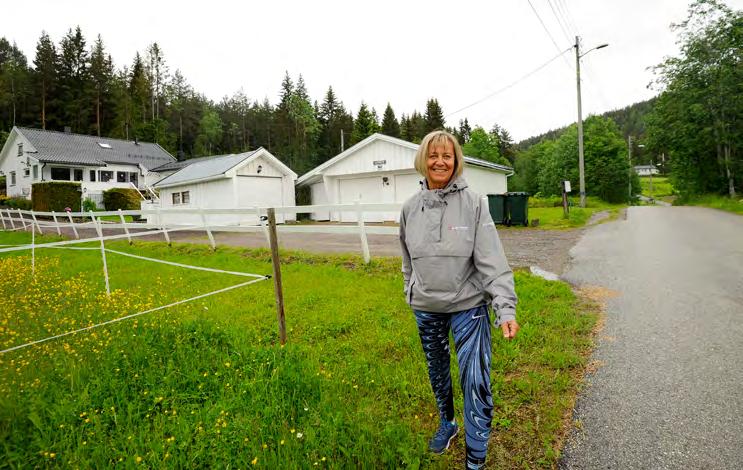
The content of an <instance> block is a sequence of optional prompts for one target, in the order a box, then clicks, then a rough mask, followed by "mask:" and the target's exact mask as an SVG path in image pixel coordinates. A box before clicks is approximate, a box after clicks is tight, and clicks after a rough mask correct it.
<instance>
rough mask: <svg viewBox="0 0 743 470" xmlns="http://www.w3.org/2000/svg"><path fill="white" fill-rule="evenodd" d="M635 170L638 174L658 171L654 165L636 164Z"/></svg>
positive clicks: (650, 173) (648, 174)
mask: <svg viewBox="0 0 743 470" xmlns="http://www.w3.org/2000/svg"><path fill="white" fill-rule="evenodd" d="M635 172H636V173H637V174H638V175H639V176H650V175H657V174H658V173H660V172H659V171H658V168H657V167H656V166H655V165H636V166H635Z"/></svg>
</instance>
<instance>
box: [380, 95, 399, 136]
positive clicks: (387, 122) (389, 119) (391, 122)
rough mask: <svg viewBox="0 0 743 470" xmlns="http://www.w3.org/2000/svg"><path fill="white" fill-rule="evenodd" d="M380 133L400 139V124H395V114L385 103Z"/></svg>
mask: <svg viewBox="0 0 743 470" xmlns="http://www.w3.org/2000/svg"><path fill="white" fill-rule="evenodd" d="M381 133H382V134H385V135H388V136H390V137H398V138H399V137H400V123H398V122H397V118H395V112H394V111H393V110H392V106H391V105H390V104H389V103H387V108H386V109H385V110H384V118H383V119H382V129H381Z"/></svg>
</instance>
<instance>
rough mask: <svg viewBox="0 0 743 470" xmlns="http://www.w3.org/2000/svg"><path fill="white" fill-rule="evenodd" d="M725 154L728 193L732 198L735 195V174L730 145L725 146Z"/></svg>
mask: <svg viewBox="0 0 743 470" xmlns="http://www.w3.org/2000/svg"><path fill="white" fill-rule="evenodd" d="M723 152H724V156H725V173H726V176H727V179H728V194H729V195H730V197H731V198H734V197H735V174H734V173H733V172H732V171H731V170H730V145H725V147H724V148H723Z"/></svg>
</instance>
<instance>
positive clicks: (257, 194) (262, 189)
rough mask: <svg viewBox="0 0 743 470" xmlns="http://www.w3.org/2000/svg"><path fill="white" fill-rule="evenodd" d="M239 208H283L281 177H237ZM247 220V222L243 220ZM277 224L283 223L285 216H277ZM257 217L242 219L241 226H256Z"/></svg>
mask: <svg viewBox="0 0 743 470" xmlns="http://www.w3.org/2000/svg"><path fill="white" fill-rule="evenodd" d="M236 178H237V207H239V208H247V207H250V208H253V207H281V206H283V205H284V201H283V191H282V184H281V178H280V177H265V176H264V177H260V176H236ZM243 219H245V220H243ZM276 222H278V223H283V222H284V215H283V214H276ZM257 223H258V220H257V219H256V218H255V217H247V218H241V220H240V224H241V225H255V224H257Z"/></svg>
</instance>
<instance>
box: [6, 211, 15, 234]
mask: <svg viewBox="0 0 743 470" xmlns="http://www.w3.org/2000/svg"><path fill="white" fill-rule="evenodd" d="M6 212H7V213H8V220H10V227H11V228H12V229H13V230H15V222H14V221H13V214H11V213H10V209H8V210H7V211H6Z"/></svg>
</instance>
